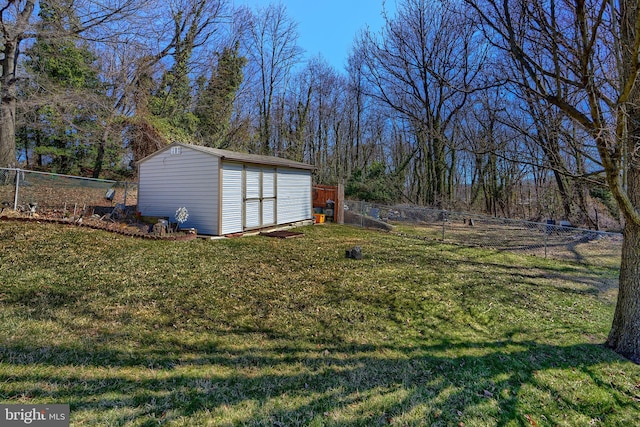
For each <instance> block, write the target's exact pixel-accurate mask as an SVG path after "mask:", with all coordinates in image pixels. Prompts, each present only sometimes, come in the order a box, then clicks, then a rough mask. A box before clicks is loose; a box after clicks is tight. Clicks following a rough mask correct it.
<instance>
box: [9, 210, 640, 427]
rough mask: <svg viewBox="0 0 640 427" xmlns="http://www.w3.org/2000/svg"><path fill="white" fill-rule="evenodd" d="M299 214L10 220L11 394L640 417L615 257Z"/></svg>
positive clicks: (257, 407)
mask: <svg viewBox="0 0 640 427" xmlns="http://www.w3.org/2000/svg"><path fill="white" fill-rule="evenodd" d="M301 231H303V232H304V234H305V235H304V237H301V238H296V239H287V240H281V239H272V238H266V237H260V236H254V237H244V238H237V239H228V240H221V241H206V240H197V241H191V242H166V241H164V242H163V241H147V240H140V239H133V238H127V237H123V236H118V235H113V234H108V233H106V232H102V231H95V230H87V229H79V228H74V227H68V226H56V225H48V224H20V223H13V222H0V283H1V284H2V285H1V286H0V331H2V335H1V338H0V401H2V402H3V403H68V404H70V406H71V424H72V425H74V426H80V425H83V426H87V425H130V426H151V425H158V424H165V425H184V426H204V425H212V426H227V425H228V426H232V425H265V426H267V425H269V426H274V425H275V426H278V425H279V426H296V425H305V426H306V425H309V426H375V425H396V426H405V425H408V426H422V425H435V426H449V425H455V426H458V425H464V426H547V425H549V426H551V425H561V426H565V425H566V426H585V425H596V426H598V425H600V426H618V425H619V426H628V425H634V424H635V423H637V420H638V419H640V367H639V366H637V365H634V364H632V363H630V362H628V361H626V360H624V359H622V358H620V357H619V356H617V355H616V354H615V353H613V352H611V351H609V350H608V349H606V348H604V347H603V346H602V345H601V344H602V343H603V342H604V340H605V339H606V334H607V332H608V329H609V326H610V322H611V318H612V313H613V308H614V304H615V297H616V290H615V288H612V286H611V283H612V282H615V277H616V275H617V271H616V270H615V269H614V268H606V267H602V266H600V267H589V266H586V265H583V264H577V263H569V262H558V261H552V260H548V259H543V258H540V257H527V256H522V255H515V254H507V253H500V252H497V251H488V250H481V249H472V248H465V247H461V246H454V245H442V244H439V243H438V242H435V241H422V240H416V239H409V238H403V237H400V236H397V235H394V234H390V233H381V232H375V231H368V230H361V229H357V228H351V227H346V226H336V225H326V226H312V227H305V228H302V229H301ZM354 245H360V246H361V247H362V249H363V253H364V259H363V260H360V261H357V260H352V259H346V258H345V257H344V251H345V249H349V248H350V247H352V246H354Z"/></svg>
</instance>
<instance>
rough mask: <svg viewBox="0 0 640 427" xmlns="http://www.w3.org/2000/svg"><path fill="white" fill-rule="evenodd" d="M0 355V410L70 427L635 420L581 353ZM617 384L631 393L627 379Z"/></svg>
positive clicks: (327, 349)
mask: <svg viewBox="0 0 640 427" xmlns="http://www.w3.org/2000/svg"><path fill="white" fill-rule="evenodd" d="M255 335H256V336H257V335H258V334H255ZM239 336H240V335H239ZM0 356H1V360H2V363H1V364H0V368H2V369H1V370H0V372H2V374H1V375H0V399H1V400H2V401H4V402H5V403H17V402H21V403H25V402H29V401H33V402H47V403H69V404H70V405H71V412H72V418H71V420H72V425H73V424H74V423H77V424H84V425H96V424H104V423H107V424H109V425H125V424H135V425H152V424H154V425H155V424H157V423H158V422H170V423H178V424H179V423H182V424H184V425H199V424H201V423H203V422H206V423H211V424H212V425H286V426H291V425H314V424H316V425H341V426H371V425H387V424H398V425H458V424H459V423H460V422H463V423H465V425H478V424H481V425H523V426H524V425H547V424H554V425H555V424H560V423H562V424H568V425H580V424H583V422H585V421H590V420H591V421H592V420H597V421H598V422H599V423H604V424H606V425H616V424H619V423H621V422H622V421H621V420H631V419H634V418H633V417H636V419H637V416H638V415H639V414H640V412H639V409H638V407H637V401H638V399H639V397H640V395H639V393H638V389H637V388H635V391H634V388H633V387H632V386H631V387H627V386H625V382H624V381H621V379H620V378H618V380H615V379H612V376H611V372H609V371H608V370H607V369H606V368H603V367H602V366H600V365H601V364H605V365H606V366H609V367H610V366H615V364H618V363H620V364H624V363H626V362H624V361H623V360H622V359H621V358H620V357H618V356H617V355H615V354H614V353H613V352H611V351H609V350H607V349H605V348H603V347H602V346H599V345H591V344H580V345H573V346H567V347H562V346H551V345H545V344H539V343H535V342H512V341H501V342H493V343H478V344H469V343H441V344H438V345H433V346H415V347H401V346H395V345H383V346H376V345H341V344H335V343H334V344H332V343H321V344H318V343H311V342H307V343H305V344H303V345H300V344H296V343H293V341H282V340H279V341H278V340H271V341H267V344H266V345H263V346H261V345H254V346H252V347H246V348H241V349H237V348H235V347H234V346H229V345H225V346H220V345H219V344H216V343H215V342H202V343H200V344H197V345H193V344H191V345H184V346H180V344H179V343H173V344H171V345H169V344H166V345H165V346H164V347H163V348H159V349H158V350H157V351H152V350H145V351H138V352H136V351H126V352H125V351H113V350H104V349H102V350H100V349H97V348H92V347H91V345H88V346H87V345H85V347H84V348H71V347H65V346H53V347H50V348H47V349H41V348H22V347H14V348H11V347H1V348H0ZM617 369H621V368H620V367H618V368H617ZM630 375H631V379H629V381H630V383H631V384H633V385H636V384H637V383H638V382H639V381H640V375H639V372H638V371H637V370H633V371H631V373H630ZM576 387H577V388H578V389H576ZM636 387H637V385H636ZM580 388H581V389H580ZM602 396H605V398H603V397H602ZM107 413H108V414H109V415H108V416H107V415H106V414H107ZM567 416H569V417H572V418H573V419H574V420H575V422H571V419H569V420H568V419H567V418H563V417H567ZM531 420H533V421H531ZM535 420H537V423H538V424H535V423H536V421H535Z"/></svg>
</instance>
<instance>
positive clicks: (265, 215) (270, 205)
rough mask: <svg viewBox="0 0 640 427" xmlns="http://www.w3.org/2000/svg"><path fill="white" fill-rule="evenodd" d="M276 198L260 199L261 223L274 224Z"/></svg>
mask: <svg viewBox="0 0 640 427" xmlns="http://www.w3.org/2000/svg"><path fill="white" fill-rule="evenodd" d="M275 209H276V199H264V200H262V225H274V224H275V223H276V212H275Z"/></svg>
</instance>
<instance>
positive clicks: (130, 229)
mask: <svg viewBox="0 0 640 427" xmlns="http://www.w3.org/2000/svg"><path fill="white" fill-rule="evenodd" d="M0 221H20V222H35V223H51V224H63V225H73V226H76V227H86V228H91V229H94V230H103V231H108V232H111V233H116V234H120V235H123V236H130V237H138V238H141V239H150V240H174V241H186V240H193V239H196V238H197V237H198V236H197V235H196V234H191V233H181V232H176V233H167V234H164V235H158V234H153V233H149V232H144V231H142V229H141V228H140V227H139V226H135V225H132V224H125V223H120V222H108V221H101V220H91V219H90V220H83V221H82V222H77V221H73V220H70V219H57V218H33V217H25V216H7V215H2V216H0Z"/></svg>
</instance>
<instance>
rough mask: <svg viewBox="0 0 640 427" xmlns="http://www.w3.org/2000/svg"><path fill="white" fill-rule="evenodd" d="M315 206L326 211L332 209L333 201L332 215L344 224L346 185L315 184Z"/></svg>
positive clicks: (335, 220)
mask: <svg viewBox="0 0 640 427" xmlns="http://www.w3.org/2000/svg"><path fill="white" fill-rule="evenodd" d="M312 198H313V208H314V209H322V210H323V212H324V213H326V212H327V210H331V208H330V206H331V202H333V212H331V215H328V216H330V217H333V221H334V222H336V223H338V224H344V185H342V184H338V185H318V184H316V185H314V186H313V195H312Z"/></svg>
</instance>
